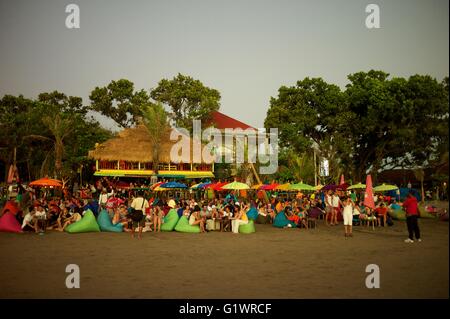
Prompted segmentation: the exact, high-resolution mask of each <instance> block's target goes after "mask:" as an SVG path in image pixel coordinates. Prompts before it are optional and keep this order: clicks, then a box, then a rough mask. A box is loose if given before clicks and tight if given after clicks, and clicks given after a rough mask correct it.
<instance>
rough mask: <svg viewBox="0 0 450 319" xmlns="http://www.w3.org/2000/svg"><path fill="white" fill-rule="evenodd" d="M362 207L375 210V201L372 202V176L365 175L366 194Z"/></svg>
mask: <svg viewBox="0 0 450 319" xmlns="http://www.w3.org/2000/svg"><path fill="white" fill-rule="evenodd" d="M364 206H366V207H369V208H372V209H375V201H374V200H373V188H372V176H370V174H369V175H367V178H366V192H365V194H364Z"/></svg>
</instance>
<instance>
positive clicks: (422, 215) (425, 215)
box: [419, 205, 436, 219]
mask: <svg viewBox="0 0 450 319" xmlns="http://www.w3.org/2000/svg"><path fill="white" fill-rule="evenodd" d="M419 215H420V218H432V219H434V218H436V216H435V215H432V214H430V213H429V212H428V211H427V210H426V208H425V207H423V206H420V205H419Z"/></svg>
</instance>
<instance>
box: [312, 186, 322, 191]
mask: <svg viewBox="0 0 450 319" xmlns="http://www.w3.org/2000/svg"><path fill="white" fill-rule="evenodd" d="M313 187H314V190H316V191H320V190H321V189H322V188H323V185H320V184H319V185H316V186H313Z"/></svg>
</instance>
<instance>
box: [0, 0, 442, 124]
mask: <svg viewBox="0 0 450 319" xmlns="http://www.w3.org/2000/svg"><path fill="white" fill-rule="evenodd" d="M70 3H75V4H77V5H79V7H80V11H81V12H80V13H81V15H80V16H81V28H80V29H67V28H66V26H65V20H66V17H67V15H68V14H67V13H66V12H65V8H66V5H68V4H70ZM370 3H376V4H378V5H379V7H380V12H381V28H380V29H367V28H366V26H365V19H366V16H367V15H368V14H367V13H366V12H365V8H366V6H367V5H368V4H370ZM448 6H449V4H448V1H447V0H431V1H430V0H390V1H379V0H369V1H361V0H337V1H336V0H318V1H312V0H308V1H301V0H277V1H275V0H273V1H268V0H260V1H257V0H242V1H237V0H229V1H223V0H222V1H218V0H166V1H162V0H148V1H138V0H131V1H117V0H114V1H112V0H108V1H106V0H89V1H87V0H69V1H56V0H40V1H23V0H19V1H12V0H11V1H4V0H1V1H0V43H1V50H0V96H3V95H4V94H23V95H25V96H26V97H29V98H34V97H36V96H37V95H38V94H39V93H40V92H46V91H52V90H59V91H62V92H64V93H66V94H68V95H77V96H81V97H82V98H83V102H84V103H85V104H88V103H89V99H88V96H89V93H90V92H91V91H92V89H94V88H95V86H104V85H106V84H107V83H109V82H110V81H111V80H118V79H120V78H127V79H129V80H131V81H132V82H134V83H135V86H136V88H138V89H141V88H144V89H146V90H149V89H151V88H153V87H155V86H156V85H157V83H158V81H159V80H160V79H162V78H172V77H173V76H175V75H176V74H177V73H179V72H180V73H183V74H187V75H190V76H192V77H194V78H196V79H199V80H201V81H202V82H203V83H204V84H205V85H207V86H209V87H213V88H216V89H218V90H219V91H220V93H221V95H222V100H221V111H222V112H224V113H225V114H227V115H230V116H232V117H235V118H237V119H239V120H241V121H243V122H246V123H248V124H250V125H252V126H254V127H262V126H263V122H264V118H265V116H266V112H267V108H268V106H269V99H270V97H271V96H276V95H277V90H278V88H279V87H280V86H281V85H293V84H295V82H296V81H297V80H301V79H303V78H305V77H307V76H309V77H322V78H324V79H325V80H326V81H328V82H330V83H335V84H338V85H339V86H341V87H342V88H344V86H345V84H346V83H347V75H348V74H349V73H353V72H358V71H368V70H370V69H380V70H383V71H386V72H388V73H390V74H391V75H392V76H404V77H408V76H410V75H412V74H416V73H419V74H429V75H431V76H433V77H436V78H437V79H438V80H439V81H440V80H442V78H443V77H444V76H448V67H449V63H448V57H449V40H448V38H449V16H448V12H449V7H448ZM101 121H102V123H103V124H104V125H105V126H107V127H110V126H111V122H110V121H105V120H104V119H102V120H101Z"/></svg>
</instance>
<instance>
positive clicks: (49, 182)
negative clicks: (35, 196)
mask: <svg viewBox="0 0 450 319" xmlns="http://www.w3.org/2000/svg"><path fill="white" fill-rule="evenodd" d="M29 186H34V187H59V188H61V187H63V185H62V182H61V181H59V180H57V179H51V178H47V177H44V178H41V179H38V180H35V181H33V182H31V183H30V185H29Z"/></svg>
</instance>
